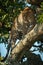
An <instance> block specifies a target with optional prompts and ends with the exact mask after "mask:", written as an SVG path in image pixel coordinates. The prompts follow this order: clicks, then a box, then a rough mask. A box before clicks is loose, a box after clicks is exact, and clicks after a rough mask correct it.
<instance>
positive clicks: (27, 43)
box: [10, 23, 43, 61]
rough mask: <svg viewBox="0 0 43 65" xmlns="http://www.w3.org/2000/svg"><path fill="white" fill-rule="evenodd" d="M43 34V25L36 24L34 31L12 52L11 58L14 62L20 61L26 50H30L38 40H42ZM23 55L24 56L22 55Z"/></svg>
mask: <svg viewBox="0 0 43 65" xmlns="http://www.w3.org/2000/svg"><path fill="white" fill-rule="evenodd" d="M42 34H43V23H42V24H36V25H35V27H34V28H33V30H31V31H30V32H29V33H27V34H26V35H25V37H24V38H23V39H22V40H21V41H20V42H19V43H18V44H17V46H16V47H15V48H14V49H13V50H12V52H11V58H10V59H13V60H14V61H18V60H20V58H21V57H22V55H23V54H24V52H25V51H26V49H27V48H28V49H30V48H31V46H32V45H33V43H34V42H35V41H37V39H40V38H39V36H40V35H42ZM21 54H22V55H21Z"/></svg>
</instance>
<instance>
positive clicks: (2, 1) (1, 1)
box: [0, 0, 25, 39]
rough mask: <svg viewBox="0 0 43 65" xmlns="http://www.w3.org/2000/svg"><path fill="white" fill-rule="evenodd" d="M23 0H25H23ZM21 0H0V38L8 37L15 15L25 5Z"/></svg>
mask: <svg viewBox="0 0 43 65" xmlns="http://www.w3.org/2000/svg"><path fill="white" fill-rule="evenodd" d="M24 1H25V0H24ZM24 1H23V0H21V1H20V0H0V22H1V23H2V26H1V27H0V38H3V37H4V38H5V39H6V38H8V37H9V31H10V30H11V25H12V22H13V20H14V18H15V17H16V16H18V14H19V13H20V11H21V10H23V8H24V7H25V2H24Z"/></svg>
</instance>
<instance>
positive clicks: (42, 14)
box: [37, 2, 43, 23]
mask: <svg viewBox="0 0 43 65" xmlns="http://www.w3.org/2000/svg"><path fill="white" fill-rule="evenodd" d="M40 7H41V12H40V14H38V16H37V17H38V20H37V21H38V22H39V23H42V22H43V2H42V3H41V5H40Z"/></svg>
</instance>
